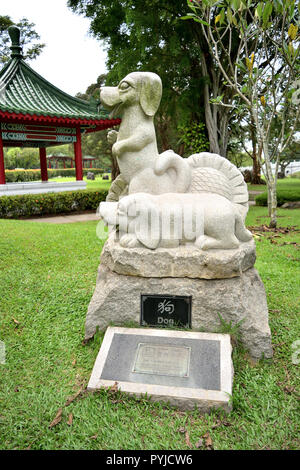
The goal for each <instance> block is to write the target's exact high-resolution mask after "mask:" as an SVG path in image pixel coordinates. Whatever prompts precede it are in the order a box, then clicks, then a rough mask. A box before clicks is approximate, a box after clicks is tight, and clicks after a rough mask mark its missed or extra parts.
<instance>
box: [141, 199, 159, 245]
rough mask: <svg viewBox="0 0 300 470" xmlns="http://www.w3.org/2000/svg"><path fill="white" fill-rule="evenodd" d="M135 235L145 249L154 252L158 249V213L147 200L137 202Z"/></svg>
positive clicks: (153, 205)
mask: <svg viewBox="0 0 300 470" xmlns="http://www.w3.org/2000/svg"><path fill="white" fill-rule="evenodd" d="M149 196H150V195H149ZM135 234H136V237H137V239H138V240H139V242H140V243H142V244H143V245H144V246H146V247H147V248H150V249H151V250H155V248H157V247H158V245H159V242H160V240H161V226H160V212H159V209H158V207H157V206H156V205H155V204H153V203H152V202H151V201H149V200H147V201H144V200H143V199H140V201H139V206H138V219H137V220H136V226H135Z"/></svg>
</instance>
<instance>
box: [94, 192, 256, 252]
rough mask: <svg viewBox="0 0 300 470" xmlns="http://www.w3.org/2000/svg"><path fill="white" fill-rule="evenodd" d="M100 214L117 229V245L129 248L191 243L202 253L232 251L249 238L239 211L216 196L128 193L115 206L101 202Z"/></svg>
mask: <svg viewBox="0 0 300 470" xmlns="http://www.w3.org/2000/svg"><path fill="white" fill-rule="evenodd" d="M100 215H101V216H102V217H103V218H104V219H105V220H106V222H107V223H108V224H109V225H111V226H118V227H119V231H120V245H121V246H124V247H129V248H134V247H138V246H145V247H146V248H150V249H156V248H158V247H163V248H175V247H178V246H179V244H182V243H191V242H193V243H194V244H195V246H196V247H197V248H200V249H202V250H208V249H213V248H214V249H233V248H238V247H239V242H240V241H241V242H247V241H250V240H251V239H252V234H251V232H249V231H248V230H247V229H246V228H245V227H244V224H243V220H242V216H241V215H240V213H239V211H238V210H237V209H236V208H235V207H234V205H233V204H232V203H231V202H230V201H228V199H226V198H224V197H222V196H219V195H218V194H210V193H204V194H174V193H171V194H170V193H166V194H163V195H152V194H146V193H137V194H131V195H129V196H126V197H124V198H122V199H121V200H120V201H119V202H118V203H111V202H104V203H101V205H100ZM149 219H151V222H150V223H149ZM186 219H188V220H186ZM164 220H165V226H164Z"/></svg>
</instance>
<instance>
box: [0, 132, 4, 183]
mask: <svg viewBox="0 0 300 470" xmlns="http://www.w3.org/2000/svg"><path fill="white" fill-rule="evenodd" d="M0 184H5V167H4V152H3V141H2V134H1V131H0Z"/></svg>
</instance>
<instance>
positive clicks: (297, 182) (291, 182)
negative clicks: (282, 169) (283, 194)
mask: <svg viewBox="0 0 300 470" xmlns="http://www.w3.org/2000/svg"><path fill="white" fill-rule="evenodd" d="M297 188H298V189H299V188H300V178H291V177H287V178H283V179H279V180H278V181H277V189H280V190H285V189H288V190H293V189H297ZM248 190H249V191H262V192H265V191H267V185H265V184H248Z"/></svg>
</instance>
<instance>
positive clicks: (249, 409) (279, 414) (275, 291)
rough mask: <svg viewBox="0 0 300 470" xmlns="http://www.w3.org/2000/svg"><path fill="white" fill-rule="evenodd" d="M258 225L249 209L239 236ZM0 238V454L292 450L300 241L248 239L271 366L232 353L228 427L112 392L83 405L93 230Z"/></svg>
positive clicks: (33, 229) (295, 222)
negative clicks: (1, 355) (265, 309)
mask: <svg viewBox="0 0 300 470" xmlns="http://www.w3.org/2000/svg"><path fill="white" fill-rule="evenodd" d="M266 213H267V209H266V208H265V207H251V208H250V211H249V215H248V218H247V224H248V225H250V226H261V225H263V224H264V223H265V222H266V221H267V218H265V216H266ZM278 215H279V219H278V220H279V225H280V226H282V227H286V226H297V227H298V229H299V227H300V210H290V211H289V210H284V209H281V210H280V209H279V211H278ZM0 231H1V238H0V289H1V307H0V309H1V310H0V315H1V316H0V340H2V341H4V342H5V345H6V363H5V364H0V448H1V449H27V448H29V449H153V450H154V449H170V450H172V449H189V448H193V449H196V448H197V445H199V444H197V443H199V440H200V439H202V443H201V445H202V447H201V445H200V447H201V448H205V446H206V447H208V446H209V443H210V441H209V439H211V441H212V446H213V448H214V449H299V440H297V437H298V436H299V435H298V434H297V433H298V431H299V428H298V426H299V390H298V391H297V389H296V386H297V380H299V365H296V364H293V362H292V353H293V349H292V344H293V342H294V341H296V340H299V339H300V325H299V311H300V306H299V300H300V298H299V260H300V256H299V246H300V245H299V244H300V232H299V231H298V232H297V231H295V230H294V231H293V230H290V231H289V232H286V233H281V232H278V233H276V234H274V233H269V232H264V233H261V234H260V232H259V231H258V230H255V233H256V235H255V237H256V238H255V239H256V242H257V262H256V268H257V269H258V271H259V273H260V275H261V277H262V279H263V281H264V283H265V287H266V291H267V298H268V304H269V310H270V326H271V329H272V335H273V346H274V360H273V362H269V361H260V362H259V363H257V364H254V363H253V362H252V361H251V360H250V359H249V358H248V356H247V354H246V353H245V352H244V351H243V350H241V349H240V348H235V349H234V352H233V361H234V368H235V378H234V388H233V407H234V409H233V411H232V413H231V414H230V415H228V416H225V415H224V414H222V413H217V412H214V413H213V414H211V415H209V416H201V415H200V414H199V413H198V412H197V411H193V412H180V411H176V410H174V409H171V408H168V407H167V406H162V405H160V404H152V403H150V402H149V401H147V400H142V401H140V402H137V401H136V400H134V399H131V398H128V397H126V396H124V395H123V394H120V393H119V392H118V393H112V392H109V391H106V390H103V391H101V392H97V393H94V394H91V393H86V392H85V391H84V388H85V387H86V385H87V382H88V379H89V376H90V374H91V371H92V367H93V364H94V361H95V358H96V355H97V353H98V350H99V346H100V342H101V339H102V335H100V334H98V335H97V336H96V337H95V339H94V340H92V341H91V342H89V343H88V344H86V345H83V344H82V340H83V336H84V321H85V315H86V311H87V306H88V304H89V301H90V299H91V296H92V294H93V290H94V286H95V281H96V275H97V267H98V261H99V255H100V251H101V247H102V242H101V241H99V240H98V239H97V238H96V222H87V223H75V224H65V225H51V224H42V223H32V222H26V221H13V220H1V221H0ZM274 235H275V236H274ZM296 243H297V244H296ZM220 313H221V312H220ZM298 356H299V355H298ZM80 390H82V392H81V393H80V394H79V395H78V396H77V397H76V398H74V397H75V396H76V394H78V392H80ZM70 397H72V398H74V400H69V404H68V402H67V400H68V398H70ZM66 405H68V406H66ZM58 411H59V413H58ZM57 413H58V418H57V420H56V421H57V424H56V425H55V426H54V425H53V426H52V427H49V425H50V423H51V422H53V420H54V418H55V417H56V415H57ZM60 414H61V415H60ZM187 437H189V439H188V438H187Z"/></svg>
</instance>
